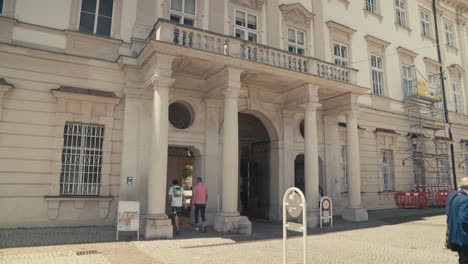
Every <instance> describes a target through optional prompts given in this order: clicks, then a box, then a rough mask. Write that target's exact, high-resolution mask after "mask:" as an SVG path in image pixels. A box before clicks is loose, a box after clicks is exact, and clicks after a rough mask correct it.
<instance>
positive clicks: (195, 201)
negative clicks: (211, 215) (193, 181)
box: [192, 177, 208, 233]
mask: <svg viewBox="0 0 468 264" xmlns="http://www.w3.org/2000/svg"><path fill="white" fill-rule="evenodd" d="M202 181H203V180H202V178H201V177H198V178H197V186H195V188H193V194H192V206H195V230H196V231H198V230H200V229H199V228H198V212H199V211H200V212H201V219H202V224H203V233H205V232H206V218H205V207H206V201H207V200H208V190H207V189H206V186H205V185H204V184H203V182H202Z"/></svg>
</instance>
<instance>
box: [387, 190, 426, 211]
mask: <svg viewBox="0 0 468 264" xmlns="http://www.w3.org/2000/svg"><path fill="white" fill-rule="evenodd" d="M395 203H396V204H397V206H398V207H402V208H405V206H412V207H420V208H422V207H427V206H428V204H429V197H428V196H427V193H425V192H398V193H397V194H395Z"/></svg>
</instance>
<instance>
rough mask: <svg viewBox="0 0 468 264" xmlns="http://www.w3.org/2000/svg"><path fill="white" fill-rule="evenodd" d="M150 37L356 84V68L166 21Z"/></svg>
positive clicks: (159, 23)
mask: <svg viewBox="0 0 468 264" xmlns="http://www.w3.org/2000/svg"><path fill="white" fill-rule="evenodd" d="M150 36H151V37H152V38H153V39H154V40H158V41H163V42H168V43H172V44H175V45H179V46H184V47H187V48H192V49H198V50H204V51H208V52H211V53H216V54H221V55H225V56H230V57H234V58H239V59H243V60H249V61H253V62H256V63H262V64H267V65H272V66H276V67H280V68H283V69H287V70H291V71H296V72H302V73H306V74H311V75H315V76H319V77H322V78H325V79H329V80H334V81H338V82H344V83H351V84H356V79H357V78H356V77H357V76H356V75H357V70H355V69H352V68H346V67H341V66H338V65H335V64H333V63H329V62H325V61H321V60H319V59H316V58H312V57H307V56H301V55H298V54H295V53H291V52H288V51H285V50H281V49H277V48H273V47H269V46H265V45H262V44H258V43H254V42H249V41H244V40H240V39H238V38H235V37H231V36H226V35H222V34H218V33H215V32H210V31H207V30H203V29H198V28H194V27H189V26H185V25H181V24H177V23H174V22H172V21H168V20H163V19H160V20H158V22H157V23H156V26H155V29H154V30H153V33H152V34H151V35H150Z"/></svg>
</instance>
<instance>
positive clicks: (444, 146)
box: [403, 66, 451, 186]
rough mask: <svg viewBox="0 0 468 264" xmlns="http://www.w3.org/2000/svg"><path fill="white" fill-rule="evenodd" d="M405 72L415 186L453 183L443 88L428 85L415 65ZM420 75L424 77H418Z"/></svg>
mask: <svg viewBox="0 0 468 264" xmlns="http://www.w3.org/2000/svg"><path fill="white" fill-rule="evenodd" d="M406 71H407V72H406V73H404V78H403V89H404V107H405V110H406V113H407V115H408V122H409V126H410V131H409V133H408V135H407V136H408V141H409V143H410V146H409V149H408V150H407V152H409V153H411V154H410V156H409V157H407V158H406V159H404V160H403V165H405V164H406V163H407V161H408V160H412V162H413V176H414V184H415V186H425V185H433V184H443V185H449V186H450V183H451V181H450V163H449V152H448V149H449V144H450V140H449V138H448V137H447V130H448V127H447V124H446V122H445V115H444V108H443V100H442V91H441V89H440V86H438V85H433V84H432V85H428V84H427V81H426V79H425V78H424V76H423V75H422V74H421V73H420V72H419V71H418V70H417V69H416V67H415V66H412V67H409V68H408V69H407V70H406ZM418 77H421V79H418Z"/></svg>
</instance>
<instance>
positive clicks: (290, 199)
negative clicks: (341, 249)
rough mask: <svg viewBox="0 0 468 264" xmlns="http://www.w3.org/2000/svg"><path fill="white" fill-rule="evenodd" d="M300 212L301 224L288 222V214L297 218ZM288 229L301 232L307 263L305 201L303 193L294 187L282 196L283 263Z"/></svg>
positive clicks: (285, 256) (305, 261)
mask: <svg viewBox="0 0 468 264" xmlns="http://www.w3.org/2000/svg"><path fill="white" fill-rule="evenodd" d="M286 212H287V213H286ZM301 213H302V224H300V223H295V222H288V219H287V216H288V215H289V216H291V217H293V218H298V217H299V216H300V215H301ZM288 230H291V231H295V232H302V239H303V241H302V245H303V250H304V252H303V257H304V264H305V263H307V203H306V200H305V197H304V194H303V193H302V192H301V190H299V189H298V188H296V187H292V188H289V189H288V190H287V191H286V192H285V193H284V196H283V264H286V263H287V261H286V259H287V255H286V240H287V239H288Z"/></svg>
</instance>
